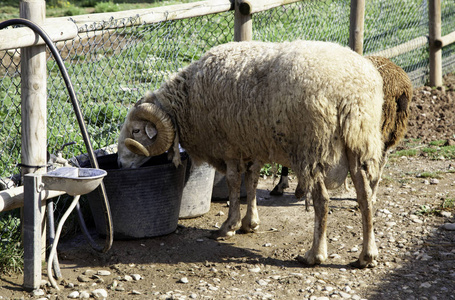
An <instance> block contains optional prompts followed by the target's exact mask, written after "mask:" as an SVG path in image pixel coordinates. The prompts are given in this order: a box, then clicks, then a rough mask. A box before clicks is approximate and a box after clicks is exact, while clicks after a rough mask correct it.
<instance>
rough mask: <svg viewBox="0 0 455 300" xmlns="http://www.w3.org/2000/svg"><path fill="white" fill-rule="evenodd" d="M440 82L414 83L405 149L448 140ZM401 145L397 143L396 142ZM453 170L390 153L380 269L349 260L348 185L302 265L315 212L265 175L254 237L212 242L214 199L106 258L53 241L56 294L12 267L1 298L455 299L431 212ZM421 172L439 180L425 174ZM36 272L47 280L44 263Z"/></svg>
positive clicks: (450, 124) (451, 90) (216, 215)
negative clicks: (316, 259)
mask: <svg viewBox="0 0 455 300" xmlns="http://www.w3.org/2000/svg"><path fill="white" fill-rule="evenodd" d="M445 85H446V86H445V87H444V88H442V89H435V90H433V89H431V88H427V87H425V88H421V89H418V90H416V91H415V97H414V99H413V102H412V115H411V118H410V121H409V131H408V134H407V136H406V138H407V139H417V138H418V139H420V141H421V143H422V144H420V145H418V146H415V145H413V146H412V147H422V146H423V144H426V143H429V142H430V141H434V140H448V143H449V142H450V143H452V142H453V141H454V133H455V122H454V99H455V76H450V77H446V78H445ZM407 147H409V146H407V144H406V143H405V142H402V143H401V144H400V146H399V147H398V148H399V149H403V148H404V149H405V148H407ZM454 169H455V164H454V161H453V160H449V159H445V158H443V157H440V158H439V159H438V160H430V159H429V158H428V157H425V156H415V157H394V158H392V159H391V160H390V161H389V163H388V165H387V167H386V169H385V171H384V176H383V180H382V182H381V184H380V188H379V193H378V202H377V203H376V205H375V207H376V209H377V211H376V214H375V233H376V240H377V245H378V247H379V258H378V262H379V265H378V266H377V267H376V268H374V269H361V270H360V269H355V268H353V267H351V266H350V265H349V263H351V262H353V261H355V260H356V259H357V257H358V255H359V253H360V251H361V242H362V234H361V216H360V211H359V210H358V208H357V204H356V201H355V192H354V191H353V190H352V191H346V190H344V189H340V190H337V191H332V192H331V198H332V201H331V202H330V215H329V219H328V254H329V259H328V260H327V261H326V262H325V263H324V264H322V265H319V266H316V267H305V266H302V265H301V264H300V263H299V262H297V261H296V260H295V258H296V256H298V255H301V254H303V253H304V252H305V251H306V250H308V249H309V248H310V246H311V241H312V232H313V209H312V207H310V211H309V212H307V211H305V205H304V202H302V201H298V200H297V199H296V198H295V197H294V195H293V192H294V188H295V184H296V182H295V180H291V187H290V188H289V189H288V190H287V192H286V193H285V194H284V195H283V196H280V197H276V196H269V191H270V190H271V189H272V188H273V186H274V181H273V179H271V178H266V179H261V180H260V183H259V187H258V192H257V195H258V207H259V214H260V218H261V229H260V231H259V232H257V233H255V234H238V235H236V236H235V237H233V238H232V239H230V240H227V241H215V240H212V239H209V238H208V236H209V234H210V232H211V231H212V230H215V229H216V227H217V226H219V225H221V223H222V222H223V221H224V220H225V218H226V216H227V212H228V206H227V204H226V202H225V201H217V202H212V203H211V209H210V211H209V212H208V213H207V214H205V215H204V216H202V217H198V218H194V219H186V220H180V221H179V226H178V228H177V231H176V232H174V233H172V234H169V235H166V236H162V237H156V238H150V239H140V240H133V241H114V244H113V247H112V249H111V250H110V251H109V252H108V253H105V254H101V253H98V252H96V251H94V250H92V249H91V247H90V246H89V245H88V243H87V242H86V241H85V239H84V237H83V236H82V235H80V236H76V237H74V238H72V239H69V240H67V241H64V242H61V243H60V244H59V259H60V267H61V269H62V273H63V278H64V280H63V281H61V283H62V284H61V285H60V287H61V290H60V291H57V290H55V289H54V288H51V287H49V285H48V284H47V285H46V284H44V285H43V287H42V289H41V290H40V291H35V293H28V292H25V291H23V290H22V287H21V285H22V280H23V279H22V276H21V275H1V278H0V299H19V298H24V299H28V298H33V299H46V298H47V299H67V298H68V297H73V296H74V297H75V298H84V297H89V296H90V295H91V294H90V293H91V292H93V291H94V290H96V289H103V290H104V291H106V292H107V294H108V296H107V298H108V299H225V298H226V299H229V298H238V299H319V300H322V299H329V298H342V299H455V293H454V289H455V231H453V230H449V229H450V228H446V227H444V226H443V225H444V224H451V223H455V220H454V216H453V213H454V212H453V211H450V210H448V211H444V210H443V211H437V212H435V210H436V209H438V208H440V207H441V205H442V203H443V202H444V200H447V199H454V198H455V195H454V191H455V172H454ZM424 172H431V173H433V174H436V173H437V174H438V175H439V178H436V179H430V178H424V177H423V176H422V175H421V174H422V173H424ZM291 179H292V176H291ZM351 186H352V185H351ZM244 208H245V204H243V205H242V209H244ZM431 211H433V212H434V213H429V212H431ZM87 270H89V271H87ZM98 271H108V272H101V273H99V274H98V273H97V272H98ZM43 273H44V274H43V279H46V278H47V277H46V276H47V275H46V271H45V267H44V268H43ZM85 291H86V292H87V293H84V292H85ZM91 297H93V295H92V296H91Z"/></svg>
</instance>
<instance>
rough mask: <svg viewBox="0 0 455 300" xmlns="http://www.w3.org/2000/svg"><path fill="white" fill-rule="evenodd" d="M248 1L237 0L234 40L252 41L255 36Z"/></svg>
mask: <svg viewBox="0 0 455 300" xmlns="http://www.w3.org/2000/svg"><path fill="white" fill-rule="evenodd" d="M249 11H250V7H249V5H248V3H243V1H242V0H235V13H234V41H236V42H240V41H251V40H252V38H253V21H252V18H251V14H250V12H249Z"/></svg>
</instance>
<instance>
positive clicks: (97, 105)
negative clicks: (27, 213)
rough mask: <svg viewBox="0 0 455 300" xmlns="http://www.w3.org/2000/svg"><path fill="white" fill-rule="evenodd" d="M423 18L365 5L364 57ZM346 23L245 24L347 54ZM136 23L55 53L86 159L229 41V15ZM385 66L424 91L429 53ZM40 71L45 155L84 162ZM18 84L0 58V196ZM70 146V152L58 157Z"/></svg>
mask: <svg viewBox="0 0 455 300" xmlns="http://www.w3.org/2000/svg"><path fill="white" fill-rule="evenodd" d="M442 2H443V7H442V13H443V15H442V24H443V32H442V34H443V35H444V34H447V33H450V32H451V30H453V28H455V3H452V2H451V1H442ZM449 2H450V3H449ZM427 9H428V3H427V1H426V0H403V1H387V0H371V1H367V6H366V12H365V33H364V52H365V54H366V55H368V54H373V53H375V52H378V51H381V50H384V49H387V48H390V47H394V46H396V45H399V44H402V43H404V42H406V41H410V40H412V39H414V38H417V37H421V36H427V34H428V12H427ZM349 15H350V0H325V1H312V0H308V1H301V2H297V3H293V4H289V5H284V6H280V7H277V8H273V9H270V10H267V11H263V12H259V13H256V14H254V15H253V18H252V22H253V39H255V40H263V41H284V40H295V39H307V40H323V41H333V42H337V43H340V44H342V45H346V46H347V45H348V41H349ZM136 23H137V22H136V20H135V19H134V18H125V19H119V20H115V19H110V20H105V21H103V22H98V23H93V24H92V25H91V27H93V28H98V29H99V30H97V31H87V30H86V29H87V28H79V34H78V36H77V38H75V39H73V40H70V41H66V42H59V43H58V44H57V46H58V48H59V50H60V53H61V56H62V58H63V60H64V61H65V64H66V67H67V68H68V73H69V74H70V76H71V80H72V83H73V85H74V87H75V90H76V94H77V97H78V100H79V102H80V105H81V108H82V112H83V114H84V118H85V122H86V124H87V129H88V132H89V134H90V136H91V140H92V143H93V147H94V148H95V149H101V148H104V147H109V146H110V145H114V144H115V143H116V139H117V136H118V133H119V129H120V127H121V124H122V121H123V119H124V118H125V116H126V113H127V111H128V108H129V106H130V105H131V104H132V103H135V102H136V101H137V99H139V98H140V97H141V95H143V94H144V93H145V91H147V90H150V89H156V88H157V87H159V86H160V84H161V83H162V82H163V81H164V80H165V79H166V78H167V77H168V76H169V74H171V73H173V72H175V71H177V70H178V69H179V68H182V67H184V66H185V65H187V64H189V63H190V62H192V61H194V60H196V59H198V58H199V57H200V56H201V55H202V54H203V53H204V52H205V51H206V50H208V49H209V48H211V47H213V46H215V45H219V44H223V43H226V42H230V41H233V38H234V29H233V28H234V13H233V11H227V12H223V13H217V14H212V15H206V16H201V17H195V18H191V19H182V20H172V21H164V22H159V23H155V24H148V25H144V24H143V25H135V26H132V24H136ZM454 51H455V45H452V46H448V47H445V48H444V50H443V60H444V65H443V72H444V73H448V72H452V71H454V69H455V53H454ZM392 60H393V61H394V62H395V63H397V64H398V65H400V66H401V67H402V68H403V69H404V70H405V71H406V72H408V74H409V75H410V77H411V79H412V81H413V83H414V85H415V86H421V85H423V84H424V83H425V82H426V81H427V78H428V64H429V62H428V61H429V56H428V45H425V46H422V47H419V48H417V49H415V50H412V51H411V52H408V53H404V54H401V55H399V56H397V57H394V58H393V59H392ZM47 70H48V116H47V117H48V147H47V148H48V152H49V153H51V154H55V155H57V154H61V155H62V156H63V157H64V158H71V157H75V156H78V155H81V154H82V153H84V152H85V146H84V144H83V140H82V136H81V134H80V131H79V127H78V125H77V121H76V117H75V115H74V112H73V108H72V105H71V103H70V101H69V97H68V94H67V91H66V87H65V84H64V81H63V79H62V77H61V76H60V73H59V70H58V67H57V64H56V63H55V61H54V59H53V58H52V57H50V56H49V58H48V60H47ZM20 84H21V80H20V52H19V50H12V51H0V101H1V102H0V118H1V119H2V120H3V121H2V124H1V125H0V141H1V142H0V189H8V188H11V187H13V186H17V185H19V184H20V176H19V175H18V174H19V173H20V169H19V168H18V167H17V164H18V163H19V162H20V151H21V150H20V147H21V140H20V139H21V136H20V124H21V115H20ZM71 142H75V143H74V144H70V145H68V146H66V147H63V145H66V144H69V143H71ZM62 199H63V198H62ZM59 201H60V200H59ZM61 202H64V201H63V200H62V201H61ZM59 206H60V207H61V206H64V204H60V205H56V207H57V213H59V211H58V210H59V208H58V207H59ZM56 218H57V219H58V218H59V216H58V215H57V216H56ZM18 220H19V216H18V213H17V211H9V212H0V248H2V249H3V248H4V246H5V245H6V244H8V243H13V242H16V238H17V236H16V235H15V232H17V230H14V229H17V228H18V227H19V224H20V222H19V221H18ZM2 253H3V250H2ZM0 267H1V265H0Z"/></svg>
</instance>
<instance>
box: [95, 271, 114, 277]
mask: <svg viewBox="0 0 455 300" xmlns="http://www.w3.org/2000/svg"><path fill="white" fill-rule="evenodd" d="M96 274H97V275H99V276H110V275H111V272H110V271H107V270H99V271H98V272H97V273H96Z"/></svg>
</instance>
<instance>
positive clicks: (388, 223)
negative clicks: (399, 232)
mask: <svg viewBox="0 0 455 300" xmlns="http://www.w3.org/2000/svg"><path fill="white" fill-rule="evenodd" d="M395 225H397V222H385V226H387V227H393V226H395Z"/></svg>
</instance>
